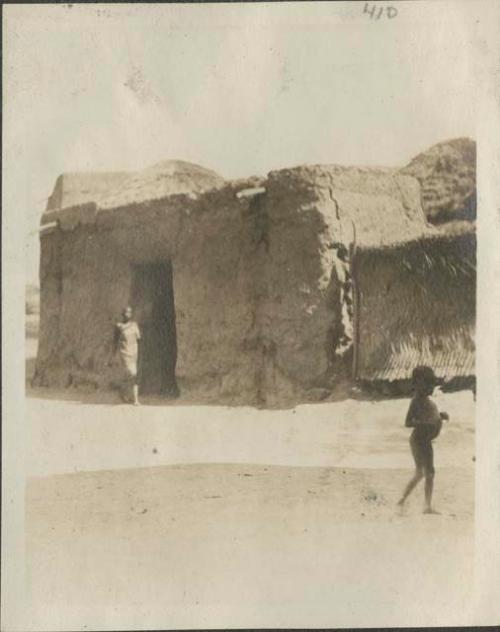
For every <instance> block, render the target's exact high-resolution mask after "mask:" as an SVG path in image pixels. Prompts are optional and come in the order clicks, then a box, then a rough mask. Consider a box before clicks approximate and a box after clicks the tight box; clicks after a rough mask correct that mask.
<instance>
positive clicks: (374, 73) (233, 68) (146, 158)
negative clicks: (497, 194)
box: [4, 2, 482, 279]
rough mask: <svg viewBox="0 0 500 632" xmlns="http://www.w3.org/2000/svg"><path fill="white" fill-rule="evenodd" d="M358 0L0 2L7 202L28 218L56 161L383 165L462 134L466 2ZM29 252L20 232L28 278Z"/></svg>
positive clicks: (227, 167)
mask: <svg viewBox="0 0 500 632" xmlns="http://www.w3.org/2000/svg"><path fill="white" fill-rule="evenodd" d="M364 4H365V3H364V2H360V3H355V2H351V3H346V4H340V3H324V2H321V3H317V4H315V5H313V4H311V3H309V4H306V3H293V4H287V3H279V4H274V5H270V4H252V5H234V4H231V5H228V4H215V5H192V4H187V5H186V4H185V5H141V6H137V5H121V6H120V5H74V6H73V7H72V8H68V6H57V5H52V6H50V5H37V6H35V5H26V6H20V5H17V6H15V5H14V6H13V5H11V6H7V7H4V144H5V146H7V147H8V154H7V156H8V157H9V158H10V161H9V163H8V164H7V166H6V169H8V170H10V172H9V175H10V177H11V180H10V182H11V183H13V188H14V190H15V194H13V196H11V197H10V198H8V199H7V202H10V203H11V204H15V205H16V206H17V207H18V209H19V210H18V212H19V213H23V214H25V215H26V217H27V230H29V231H33V230H36V227H37V223H38V221H39V217H40V214H41V213H42V211H43V209H44V206H45V202H46V199H47V197H48V196H49V194H50V193H51V191H52V188H53V186H54V182H55V179H56V178H57V176H58V175H59V174H60V173H63V172H65V171H89V170H92V171H95V170H133V169H139V168H143V167H147V166H150V165H152V164H154V163H155V162H158V161H160V160H165V159H182V160H188V161H192V162H195V163H198V164H201V165H203V166H205V167H208V168H211V169H214V170H215V171H217V172H219V173H220V174H221V175H222V176H224V177H226V178H237V177H244V176H251V175H254V174H259V175H265V174H266V173H267V172H268V171H270V170H272V169H276V168H280V167H287V166H294V165H298V164H302V163H339V164H346V165H349V164H358V165H382V166H397V165H403V164H405V163H407V162H408V160H409V159H410V158H411V157H413V156H414V155H415V154H417V153H418V152H420V151H422V150H424V149H426V148H428V147H429V146H431V145H432V144H434V143H436V142H439V141H441V140H446V139H449V138H454V137H458V136H469V137H473V138H474V137H475V129H476V108H475V99H474V94H475V85H476V82H477V81H478V80H480V74H481V73H480V70H481V52H482V51H481V41H480V38H478V36H477V29H478V28H479V26H480V21H479V19H478V18H477V15H476V14H474V13H473V12H471V10H470V5H471V4H474V3H462V2H453V3H446V2H432V3H427V2H417V3H408V2H404V3H397V2H396V3H393V6H395V7H397V9H398V12H399V14H398V16H397V18H394V19H389V18H387V17H382V18H381V19H380V20H373V19H370V17H369V16H368V15H366V14H363V7H364ZM4 164H5V163H4ZM38 256H39V251H38V238H37V236H36V235H30V236H28V238H27V244H26V262H27V266H28V277H29V279H36V277H37V274H38V272H37V265H38V263H37V262H38Z"/></svg>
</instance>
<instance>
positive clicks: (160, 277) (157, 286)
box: [130, 261, 178, 396]
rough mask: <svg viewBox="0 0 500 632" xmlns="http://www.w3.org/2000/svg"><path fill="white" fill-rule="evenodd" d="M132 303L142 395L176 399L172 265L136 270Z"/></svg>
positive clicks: (150, 265) (133, 277)
mask: <svg viewBox="0 0 500 632" xmlns="http://www.w3.org/2000/svg"><path fill="white" fill-rule="evenodd" d="M130 303H131V306H132V308H133V310H134V317H135V319H136V321H137V323H138V325H139V329H140V331H141V343H140V347H139V366H138V377H139V388H140V391H141V393H143V394H146V395H147V394H150V395H169V396H176V395H177V394H178V391H177V384H176V380H175V364H176V361H177V338H176V330H175V306H174V290H173V283H172V264H171V262H170V261H162V262H160V263H152V264H140V265H136V266H134V268H133V276H132V288H131V300H130Z"/></svg>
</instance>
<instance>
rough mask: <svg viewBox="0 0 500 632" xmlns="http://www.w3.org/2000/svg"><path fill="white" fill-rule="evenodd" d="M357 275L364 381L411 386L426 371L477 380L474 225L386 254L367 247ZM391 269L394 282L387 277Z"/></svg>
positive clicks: (361, 253) (397, 247) (391, 249)
mask: <svg viewBox="0 0 500 632" xmlns="http://www.w3.org/2000/svg"><path fill="white" fill-rule="evenodd" d="M358 270H359V280H360V284H361V287H360V290H361V303H362V309H363V314H362V315H361V317H360V319H361V324H360V327H361V331H360V339H361V347H362V352H361V361H360V367H359V374H358V375H359V377H360V378H361V379H366V380H399V379H408V378H409V377H410V376H411V372H412V370H413V368H414V367H415V366H417V365H419V364H426V365H429V366H432V367H433V369H434V371H435V372H436V374H437V375H438V376H439V377H441V378H445V379H450V378H452V377H457V376H463V377H466V376H467V377H468V376H472V375H474V371H475V369H474V362H475V344H474V330H475V288H476V235H475V230H474V227H473V226H468V227H466V226H462V227H461V229H458V228H457V230H456V232H455V233H454V234H451V233H448V234H446V233H441V234H437V235H434V236H429V237H423V238H420V239H416V240H412V241H409V242H406V243H399V244H393V245H391V246H389V247H386V248H382V249H376V248H361V249H360V250H359V251H358ZM387 270H390V271H391V273H390V279H389V278H387V277H384V275H385V274H387ZM380 297H383V301H382V304H381V305H380V300H381V299H380ZM378 309H379V310H380V315H379V317H377V316H376V315H375V314H374V312H376V311H377V310H378ZM377 318H378V320H377ZM373 319H375V320H377V324H376V326H374V325H373V323H371V320H373ZM365 329H366V331H365Z"/></svg>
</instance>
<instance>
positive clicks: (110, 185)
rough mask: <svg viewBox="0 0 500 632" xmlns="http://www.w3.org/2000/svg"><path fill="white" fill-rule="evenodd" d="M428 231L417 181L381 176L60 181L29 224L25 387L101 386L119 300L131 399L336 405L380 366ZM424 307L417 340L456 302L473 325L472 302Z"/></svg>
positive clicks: (183, 168)
mask: <svg viewBox="0 0 500 632" xmlns="http://www.w3.org/2000/svg"><path fill="white" fill-rule="evenodd" d="M439 230H440V229H438V228H435V227H433V226H431V225H430V224H429V223H428V221H427V219H426V216H425V214H424V211H423V208H422V205H421V185H420V184H419V181H418V180H417V179H416V178H415V177H413V176H411V175H407V174H403V173H401V172H398V171H397V170H391V169H362V168H354V167H352V168H351V167H349V168H346V167H338V166H308V167H297V168H293V169H284V170H280V171H275V172H271V173H270V174H269V175H268V176H267V178H263V179H257V178H253V179H250V180H247V181H232V182H225V181H224V180H223V179H222V178H220V177H219V176H218V175H217V174H215V173H213V172H210V171H208V170H205V169H203V168H201V167H198V166H196V165H191V164H189V163H180V162H166V163H161V164H159V165H156V166H155V167H153V168H152V169H149V170H145V171H143V172H139V173H136V174H123V173H119V174H97V175H96V174H73V175H72V174H69V175H63V176H61V177H60V178H59V179H58V181H57V182H56V186H55V189H54V192H53V194H52V196H51V197H50V199H49V203H48V206H47V210H46V212H45V213H44V215H43V218H42V226H41V264H40V283H41V322H40V339H39V350H38V357H37V363H36V374H35V378H34V380H35V383H36V384H37V385H40V386H59V387H61V386H62V387H76V388H94V389H107V388H110V387H112V386H113V384H114V383H116V380H117V375H116V369H115V368H113V367H110V366H109V359H110V355H111V350H112V342H113V328H114V324H115V323H116V321H117V320H118V319H119V317H120V314H121V311H122V309H123V307H124V306H125V305H127V304H131V305H132V307H133V308H134V310H135V318H136V320H137V321H138V323H139V325H140V327H141V330H142V332H143V342H142V346H141V353H140V360H139V373H140V381H141V389H142V391H143V393H151V394H162V393H163V394H168V393H172V392H174V391H175V390H176V387H178V388H179V390H180V393H181V397H182V399H183V400H185V401H191V402H199V403H202V402H203V403H223V404H247V405H257V406H289V405H295V404H297V403H299V402H304V401H314V400H318V399H323V398H325V397H328V396H338V395H341V394H342V393H344V392H345V389H346V388H347V387H348V386H349V385H350V384H352V381H353V379H356V378H357V377H358V375H357V372H358V371H365V374H366V375H365V376H367V375H369V374H370V371H372V368H371V367H372V366H373V365H374V364H375V365H376V364H377V362H378V359H380V358H382V357H383V362H382V364H383V366H384V367H385V366H386V365H387V363H388V362H389V363H390V360H387V357H386V356H387V353H388V351H387V350H388V349H390V348H391V347H390V341H389V339H388V338H387V328H388V327H389V330H390V329H391V328H392V327H393V326H394V327H397V326H399V324H401V325H402V324H403V321H401V323H400V322H399V321H398V320H397V318H398V317H397V314H399V315H401V314H402V313H403V312H404V310H405V309H406V305H407V304H406V303H405V302H404V301H407V300H409V299H408V295H409V294H411V293H412V290H411V289H409V288H408V287H406V285H405V283H406V279H408V278H410V279H413V277H412V276H411V271H410V270H407V269H406V268H405V267H404V265H405V264H404V261H403V260H402V259H401V258H400V256H399V254H398V253H399V250H398V248H403V249H404V248H409V249H410V250H412V248H413V246H411V245H410V246H408V244H412V243H413V244H418V243H422V240H423V241H424V242H425V240H426V239H427V238H429V239H433V238H436V236H437V235H438V234H441V233H439ZM454 239H455V237H453V236H451V237H449V240H450V241H451V242H454ZM432 243H433V244H437V242H434V241H433V242H432ZM401 244H403V246H401ZM404 244H407V245H406V246H405V245H404ZM433 248H434V246H433ZM417 250H418V248H417ZM373 253H375V254H376V255H377V256H378V254H377V253H384V254H383V256H382V259H380V260H379V259H376V260H372V259H370V257H373ZM474 253H475V251H474ZM405 256H406V255H405ZM408 256H410V255H408ZM436 256H437V259H439V257H440V256H441V255H439V253H438V255H436ZM443 256H444V257H445V258H446V254H443ZM410 258H411V256H410ZM417 259H418V260H419V261H420V259H419V256H417ZM358 260H359V261H360V263H359V265H357V264H356V262H357V261H358ZM404 260H405V261H406V259H404ZM439 260H440V259H439ZM412 261H413V259H412ZM469 263H470V262H469ZM415 265H416V267H417V268H418V265H417V264H415ZM464 265H466V264H465V263H464ZM379 266H380V271H379ZM401 266H403V268H404V270H405V272H404V274H406V277H404V276H403V275H400V276H398V274H399V272H396V271H395V270H396V269H397V271H400V270H401ZM356 268H359V270H360V275H361V276H362V284H363V287H362V288H361V289H360V288H359V287H357V286H356V278H355V276H356V274H355V271H356ZM437 269H439V270H441V268H439V266H437V267H436V266H435V267H434V268H432V269H431V268H428V269H427V268H425V269H420V268H418V270H419V272H418V279H416V278H415V279H414V280H412V281H411V282H412V283H414V284H419V286H423V287H427V288H429V287H434V286H433V283H434V281H433V279H434V276H435V274H436V270H437ZM353 273H354V275H353ZM438 274H441V272H438ZM446 274H448V272H446ZM393 277H394V278H396V277H397V279H396V280H395V281H392V279H393ZM447 278H448V277H447ZM474 282H475V277H474ZM372 283H373V285H372ZM391 283H393V284H392V285H391ZM439 283H445V284H446V281H445V280H441V281H440V282H439ZM386 296H389V297H391V298H390V300H391V301H392V302H391V305H393V304H394V303H397V302H398V300H397V296H401V297H403V296H404V297H405V298H404V299H403V298H401V300H402V301H403V302H402V303H401V304H398V307H397V312H395V313H391V314H390V319H386V316H387V315H388V312H389V310H390V306H389V305H387V310H386V309H385V308H384V303H385V301H386V300H387V299H386ZM450 297H451V298H450ZM366 300H368V302H367V303H364V301H366ZM419 300H420V301H421V303H419V304H418V305H419V307H418V308H419V309H422V310H423V311H424V312H425V309H426V307H425V299H423V298H421V299H419ZM432 300H433V301H437V303H436V304H435V305H434V307H433V312H432V317H431V316H429V318H428V319H427V320H425V323H424V322H422V324H421V327H420V329H418V328H415V327H414V328H413V329H412V331H411V334H412V336H420V337H421V339H422V340H424V339H425V340H427V338H426V335H427V334H426V331H427V330H426V329H425V328H426V327H428V328H429V329H432V327H434V323H435V322H437V321H438V320H439V319H440V318H441V319H443V322H444V321H445V319H446V318H447V314H448V313H450V312H451V313H453V314H455V318H456V319H457V320H458V321H460V319H461V318H462V315H463V312H464V310H463V301H465V302H467V305H468V307H467V310H466V313H467V317H466V318H467V324H470V323H471V322H472V320H470V319H469V314H470V313H472V312H473V304H474V298H473V296H472V295H470V294H467V298H463V299H462V297H461V295H460V291H455V292H454V293H453V294H452V295H448V294H443V293H441V292H435V293H434V294H432ZM422 301H423V304H422ZM470 301H472V307H471V306H470V304H469V303H470ZM415 305H416V303H415V304H412V307H414V306H415ZM368 306H369V307H368ZM440 306H441V307H440ZM471 310H472V312H471ZM403 320H404V319H403ZM386 325H387V326H386ZM384 328H385V329H384ZM379 330H380V331H382V330H384V331H385V332H386V333H384V335H382V337H380V336H379V338H377V336H378V333H377V332H378V331H379ZM384 336H385V337H384ZM365 338H366V340H365ZM399 340H400V341H401V344H402V345H403V346H404V344H406V343H403V338H402V337H401V336H400V338H399ZM365 343H366V344H368V349H369V351H366V352H364V351H363V345H364V344H365ZM422 344H423V343H422ZM425 344H427V343H425ZM388 345H389V346H388ZM424 347H425V345H424ZM424 347H422V348H424ZM419 348H420V347H419V343H416V346H414V352H413V353H412V354H411V358H410V360H411V362H410V361H409V363H407V365H405V368H404V369H400V373H401V374H402V373H403V372H404V371H408V370H410V371H411V368H410V366H411V363H413V364H414V363H415V362H417V361H418V360H419V355H418V353H417V352H416V351H415V349H419ZM367 354H368V356H367ZM384 354H385V355H384ZM389 355H390V353H389ZM367 357H368V359H366V358H367ZM384 363H385V364H384ZM398 366H399V365H398ZM381 367H382V365H381ZM450 371H451V372H453V368H451V369H450Z"/></svg>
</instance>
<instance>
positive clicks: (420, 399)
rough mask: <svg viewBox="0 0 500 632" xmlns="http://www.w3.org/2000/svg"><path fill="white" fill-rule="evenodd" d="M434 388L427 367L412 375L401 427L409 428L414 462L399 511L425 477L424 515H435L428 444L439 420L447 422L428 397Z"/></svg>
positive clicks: (435, 431)
mask: <svg viewBox="0 0 500 632" xmlns="http://www.w3.org/2000/svg"><path fill="white" fill-rule="evenodd" d="M436 384H437V378H436V376H435V374H434V371H433V370H432V369H431V368H430V367H428V366H418V367H416V368H415V369H414V370H413V373H412V385H413V391H414V395H413V398H412V400H411V403H410V407H409V409H408V414H407V415H406V421H405V426H406V427H407V428H413V432H412V433H411V437H410V448H411V452H412V455H413V458H414V460H415V474H414V476H413V478H412V479H411V480H410V482H409V483H408V485H407V486H406V489H405V490H404V493H403V496H402V497H401V500H400V501H399V502H398V505H399V506H400V507H402V506H403V505H404V503H405V501H406V499H407V498H408V496H409V495H410V494H411V492H412V491H413V489H414V488H415V487H416V486H417V484H418V483H419V482H420V481H421V480H422V478H424V477H425V509H424V513H426V514H434V513H438V512H437V511H434V509H433V508H432V490H433V486H434V451H433V448H432V441H433V440H434V439H435V438H436V437H437V436H438V435H439V433H440V432H441V427H442V425H443V419H449V417H448V414H447V413H445V412H442V413H440V412H439V411H438V409H437V406H436V404H435V403H434V402H433V401H432V399H431V395H432V393H433V392H434V388H435V386H436Z"/></svg>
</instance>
